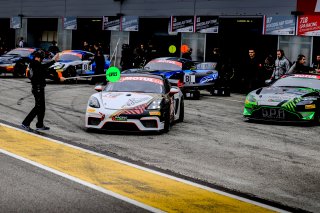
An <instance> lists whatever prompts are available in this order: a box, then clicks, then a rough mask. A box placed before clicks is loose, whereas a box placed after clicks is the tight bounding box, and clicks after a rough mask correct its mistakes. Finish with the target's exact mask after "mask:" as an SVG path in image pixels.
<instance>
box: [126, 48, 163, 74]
mask: <svg viewBox="0 0 320 213" xmlns="http://www.w3.org/2000/svg"><path fill="white" fill-rule="evenodd" d="M157 57H159V55H158V50H157V49H156V48H155V46H154V45H153V44H152V42H148V45H147V47H146V46H145V45H144V44H143V43H140V44H139V45H137V47H136V48H132V47H131V46H130V45H129V44H123V45H122V51H121V61H120V66H121V69H122V70H126V69H131V68H143V67H144V65H145V64H146V63H147V62H148V61H150V60H152V59H154V58H157Z"/></svg>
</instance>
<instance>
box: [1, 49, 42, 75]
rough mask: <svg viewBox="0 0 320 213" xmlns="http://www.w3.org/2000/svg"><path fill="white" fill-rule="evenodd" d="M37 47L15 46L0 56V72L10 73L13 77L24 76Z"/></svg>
mask: <svg viewBox="0 0 320 213" xmlns="http://www.w3.org/2000/svg"><path fill="white" fill-rule="evenodd" d="M36 51H38V49H37V48H16V49H13V50H11V51H9V52H7V53H5V54H4V55H2V56H1V57H0V73H12V74H13V76H14V77H18V76H24V75H25V73H26V69H27V66H28V64H29V63H30V61H31V60H32V59H33V57H34V53H35V52H36Z"/></svg>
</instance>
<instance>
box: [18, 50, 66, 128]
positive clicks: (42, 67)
mask: <svg viewBox="0 0 320 213" xmlns="http://www.w3.org/2000/svg"><path fill="white" fill-rule="evenodd" d="M43 58H44V53H40V52H36V53H35V54H34V59H33V60H32V61H31V62H30V70H32V74H31V71H29V72H30V74H31V75H32V76H30V79H31V84H32V94H33V96H34V99H35V106H34V107H33V109H32V110H31V112H30V113H29V114H28V115H27V117H26V118H25V119H24V120H23V122H22V125H21V126H22V127H23V128H24V129H26V130H28V131H30V130H31V128H30V123H31V122H32V121H33V119H34V118H35V117H36V116H37V117H38V122H37V123H36V127H37V130H49V129H50V128H49V127H47V126H45V125H44V124H43V119H44V115H45V94H44V88H45V86H46V76H47V69H48V68H49V67H50V66H51V65H53V64H54V63H55V61H51V62H49V63H47V64H42V63H41V61H42V59H43ZM63 80H64V78H63V77H62V78H60V81H63Z"/></svg>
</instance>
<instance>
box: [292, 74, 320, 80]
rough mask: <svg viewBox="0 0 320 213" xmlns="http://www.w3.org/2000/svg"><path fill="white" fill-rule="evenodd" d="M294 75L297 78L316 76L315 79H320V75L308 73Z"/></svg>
mask: <svg viewBox="0 0 320 213" xmlns="http://www.w3.org/2000/svg"><path fill="white" fill-rule="evenodd" d="M293 77H295V78H315V79H320V76H318V75H308V74H295V75H294V76H293Z"/></svg>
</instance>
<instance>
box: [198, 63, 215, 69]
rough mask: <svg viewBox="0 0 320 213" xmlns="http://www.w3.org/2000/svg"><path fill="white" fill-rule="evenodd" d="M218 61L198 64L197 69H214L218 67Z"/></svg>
mask: <svg viewBox="0 0 320 213" xmlns="http://www.w3.org/2000/svg"><path fill="white" fill-rule="evenodd" d="M216 66H217V63H216V62H206V63H200V64H197V65H196V69H197V70H214V69H216Z"/></svg>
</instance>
